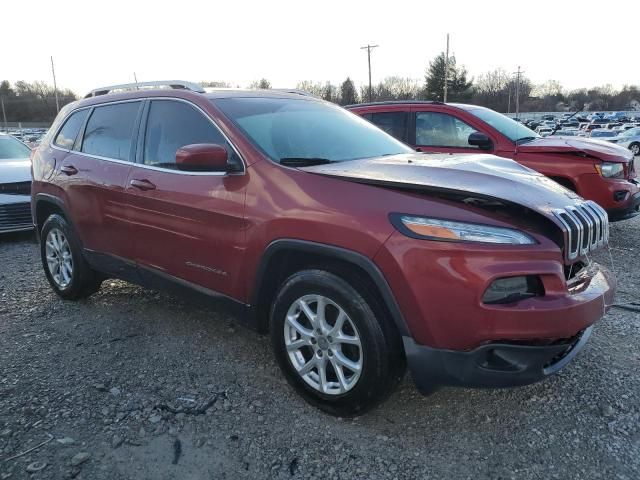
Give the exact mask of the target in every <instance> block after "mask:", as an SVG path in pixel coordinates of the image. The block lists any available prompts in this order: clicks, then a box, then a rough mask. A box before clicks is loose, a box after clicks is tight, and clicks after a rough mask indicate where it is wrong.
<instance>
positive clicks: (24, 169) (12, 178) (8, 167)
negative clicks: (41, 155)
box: [0, 158, 31, 183]
mask: <svg viewBox="0 0 640 480" xmlns="http://www.w3.org/2000/svg"><path fill="white" fill-rule="evenodd" d="M30 181H31V160H29V159H28V158H27V159H24V158H16V159H9V160H0V183H18V182H30Z"/></svg>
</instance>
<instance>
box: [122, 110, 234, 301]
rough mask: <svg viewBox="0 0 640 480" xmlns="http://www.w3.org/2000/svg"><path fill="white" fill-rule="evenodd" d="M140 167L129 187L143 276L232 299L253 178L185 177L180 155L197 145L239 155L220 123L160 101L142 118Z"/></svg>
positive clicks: (193, 174) (195, 174) (132, 174)
mask: <svg viewBox="0 0 640 480" xmlns="http://www.w3.org/2000/svg"><path fill="white" fill-rule="evenodd" d="M143 117H144V118H143V123H142V127H141V132H140V141H139V143H138V155H137V163H136V164H134V166H133V167H132V169H131V172H130V174H129V178H128V181H127V186H126V189H127V193H128V194H129V200H130V209H129V217H130V218H129V219H130V224H131V240H132V242H135V252H136V256H135V261H136V263H137V264H138V265H139V266H140V274H141V275H142V276H143V277H144V276H146V278H147V280H151V281H153V279H154V277H155V278H157V275H160V276H164V277H166V278H168V279H171V278H178V279H180V280H184V281H187V282H189V283H192V284H196V285H198V286H202V287H205V288H207V289H209V290H214V291H216V292H219V293H223V294H226V295H232V294H233V291H234V288H233V287H234V285H235V283H236V281H237V278H238V276H239V271H238V268H239V266H240V264H241V262H239V261H238V255H240V254H241V253H242V251H243V248H244V247H243V245H244V234H243V232H244V227H245V224H246V222H245V219H244V198H245V187H246V184H247V181H246V180H247V175H246V173H245V171H244V168H241V169H239V173H223V172H207V171H197V172H193V171H182V170H180V169H179V168H178V165H177V164H176V160H175V157H176V151H177V150H178V149H179V148H181V147H183V146H185V145H192V144H199V143H214V144H218V145H221V146H223V147H224V148H225V149H226V150H227V152H228V155H229V158H230V161H232V162H240V164H242V161H241V160H240V157H239V155H238V154H237V152H236V151H235V149H234V148H233V147H232V146H231V144H230V143H229V142H228V141H227V140H226V138H225V137H224V135H223V134H222V133H221V132H220V130H219V129H218V128H217V126H216V125H215V123H214V122H213V121H212V120H211V119H210V118H209V117H208V116H207V115H206V114H205V113H204V112H203V111H202V110H201V109H199V108H198V107H197V106H195V105H194V104H192V103H190V102H186V101H181V100H176V99H169V98H162V99H160V98H158V99H152V100H150V101H149V105H148V108H146V109H145V114H144V115H143Z"/></svg>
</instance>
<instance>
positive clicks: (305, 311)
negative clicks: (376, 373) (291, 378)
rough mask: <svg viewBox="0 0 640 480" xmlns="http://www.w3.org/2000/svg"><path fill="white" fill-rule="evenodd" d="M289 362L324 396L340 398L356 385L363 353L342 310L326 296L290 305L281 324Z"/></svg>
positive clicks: (306, 296) (358, 338)
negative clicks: (338, 396) (282, 324)
mask: <svg viewBox="0 0 640 480" xmlns="http://www.w3.org/2000/svg"><path fill="white" fill-rule="evenodd" d="M284 341H285V347H286V349H287V354H288V357H289V361H290V362H291V364H292V365H293V367H294V368H295V370H296V372H297V373H298V375H300V377H302V379H303V380H304V381H305V382H306V383H307V384H308V385H309V386H311V387H312V388H314V389H315V390H317V391H319V392H321V393H323V394H326V395H341V394H343V393H346V392H348V391H349V390H351V389H352V388H353V387H355V385H356V384H357V383H358V379H359V378H360V376H361V374H362V366H363V350H362V343H361V340H360V335H359V333H358V330H357V328H356V326H355V324H354V323H353V321H352V320H351V319H350V318H349V315H348V314H347V313H346V311H345V310H344V309H343V308H342V307H340V306H339V305H338V304H337V303H335V302H334V301H333V300H331V299H330V298H328V297H325V296H322V295H305V296H303V297H300V298H299V299H297V300H296V301H295V302H293V303H292V304H291V306H290V307H289V310H288V312H287V317H286V319H285V322H284Z"/></svg>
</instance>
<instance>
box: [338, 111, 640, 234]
mask: <svg viewBox="0 0 640 480" xmlns="http://www.w3.org/2000/svg"><path fill="white" fill-rule="evenodd" d="M347 108H348V109H349V110H351V111H352V112H355V113H357V114H358V115H361V116H363V117H364V118H366V119H367V120H369V121H371V122H372V123H374V124H375V125H377V126H378V127H380V128H382V129H383V130H385V131H386V132H387V133H390V134H391V135H393V136H394V137H396V138H398V139H400V140H402V141H403V142H405V143H407V144H409V145H412V146H414V147H415V148H416V149H417V150H418V151H421V152H446V153H465V152H466V153H479V152H486V153H492V154H494V155H498V156H501V157H507V158H511V159H513V160H515V161H517V162H519V163H521V164H523V165H525V166H527V167H529V168H531V169H533V170H537V171H538V172H540V173H542V174H544V175H546V176H548V177H550V178H552V179H553V180H555V181H556V182H558V183H560V184H561V185H563V186H565V187H567V188H569V189H570V190H573V191H574V192H577V193H578V194H579V195H581V196H582V197H584V198H586V199H588V200H593V201H595V202H596V203H598V204H599V205H600V206H601V207H602V208H604V209H605V210H606V211H607V213H608V214H609V219H610V220H612V221H613V220H624V219H626V218H631V217H633V216H635V215H637V214H638V213H639V212H640V188H639V186H638V181H637V180H636V172H635V169H634V157H633V154H632V153H630V152H629V151H628V150H626V149H624V148H622V147H617V146H616V145H611V144H609V143H608V142H604V141H597V140H590V139H585V138H577V137H560V136H558V137H556V136H553V135H552V136H548V137H545V138H543V137H541V136H540V135H538V134H537V133H535V132H534V131H533V130H531V129H529V128H527V127H526V126H524V125H522V124H521V123H518V122H516V121H514V120H512V119H511V118H509V117H507V116H506V115H502V114H500V113H498V112H495V111H493V110H490V109H488V108H484V107H479V106H477V105H464V104H455V103H446V104H445V103H441V102H425V101H400V102H378V103H368V104H359V105H351V106H348V107H347Z"/></svg>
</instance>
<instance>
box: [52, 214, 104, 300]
mask: <svg viewBox="0 0 640 480" xmlns="http://www.w3.org/2000/svg"><path fill="white" fill-rule="evenodd" d="M54 229H58V230H59V231H61V232H62V233H63V234H64V237H65V238H66V240H67V242H68V244H69V250H70V252H71V258H72V262H73V270H72V273H71V275H70V277H71V280H70V282H69V284H68V285H64V286H62V287H61V286H60V285H58V283H57V282H56V281H55V280H54V276H53V273H52V272H51V271H50V269H49V264H48V262H47V253H46V243H47V238H48V235H49V232H51V230H54ZM40 257H41V259H42V267H43V268H44V272H45V275H46V277H47V280H48V281H49V284H50V285H51V288H53V290H54V291H55V292H56V293H57V294H58V295H59V296H60V297H62V298H64V299H65V300H78V299H81V298H86V297H88V296H90V295H92V294H94V293H95V292H97V291H98V290H99V289H100V285H101V284H102V277H101V276H100V275H99V274H98V273H97V272H95V271H93V270H91V268H90V267H89V265H88V264H87V262H86V260H85V259H84V257H83V255H82V248H81V246H80V242H79V240H78V238H77V236H76V234H75V232H74V230H73V228H72V227H71V226H70V225H69V223H68V222H67V220H66V219H65V218H64V217H63V216H62V215H59V214H53V215H50V216H49V218H47V220H46V221H45V222H44V225H43V226H42V231H41V232H40Z"/></svg>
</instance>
